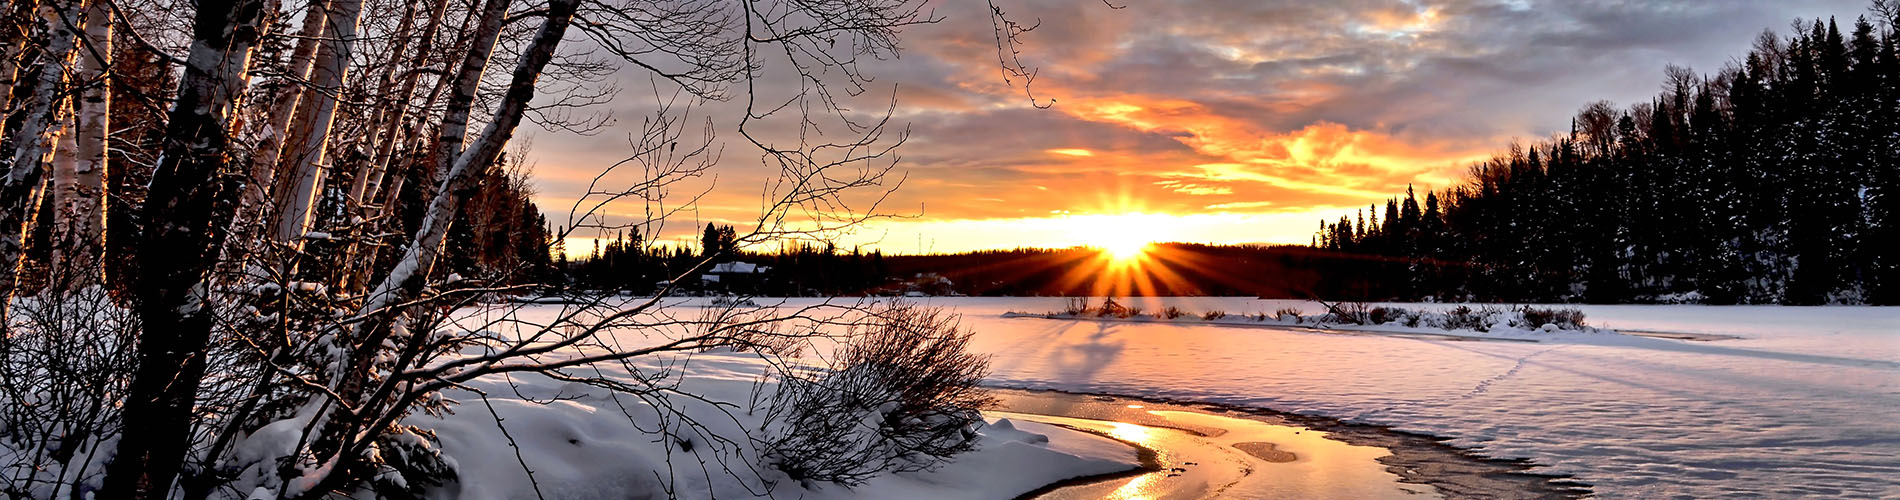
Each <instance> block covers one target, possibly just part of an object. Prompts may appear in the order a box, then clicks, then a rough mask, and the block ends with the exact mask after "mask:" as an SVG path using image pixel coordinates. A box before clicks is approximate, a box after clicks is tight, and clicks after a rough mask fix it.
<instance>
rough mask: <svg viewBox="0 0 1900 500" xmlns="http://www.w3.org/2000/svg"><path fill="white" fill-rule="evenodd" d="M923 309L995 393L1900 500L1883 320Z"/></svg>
mask: <svg viewBox="0 0 1900 500" xmlns="http://www.w3.org/2000/svg"><path fill="white" fill-rule="evenodd" d="M932 302H933V303H935V304H940V305H943V306H948V307H953V308H955V309H956V310H958V311H959V312H961V313H962V314H963V315H964V324H965V325H967V326H969V327H971V328H973V329H975V330H976V331H977V336H976V341H975V347H976V348H977V349H980V350H983V351H986V352H989V353H992V354H993V355H994V356H995V358H994V361H993V366H994V370H995V375H993V379H994V380H995V382H996V383H997V384H999V385H1005V386H1013V387H1025V388H1050V389H1064V390H1072V391H1085V392H1106V393H1116V394H1129V395H1141V396H1150V397H1160V398H1168V399H1179V400H1190V401H1204V402H1218V403H1226V404H1233V405H1244V406H1260V407H1267V408H1273V409H1278V410H1284V411H1292V412H1299V413H1308V414H1317V415H1326V416H1332V417H1337V418H1342V419H1346V420H1349V421H1355V422H1365V423H1375V424H1383V425H1390V426H1393V427H1395V428H1398V429H1401V430H1409V431H1419V432H1426V433H1431V434H1436V435H1440V436H1445V437H1450V438H1453V443H1454V444H1457V445H1460V446H1467V447H1473V448H1477V449H1479V450H1481V451H1482V452H1484V453H1486V454H1489V455H1493V456H1498V457H1514V458H1529V459H1532V460H1535V461H1537V462H1538V463H1541V464H1545V465H1548V466H1549V471H1550V472H1558V473H1564V474H1573V475H1576V476H1577V477H1578V478H1579V479H1580V480H1583V481H1585V482H1588V483H1591V484H1593V485H1594V486H1595V489H1596V491H1597V493H1599V494H1602V495H1605V496H1612V497H1647V498H1659V497H1671V496H1681V497H1695V498H1709V497H1719V496H1750V497H1752V496H1762V495H1772V496H1791V495H1821V496H1872V497H1895V496H1900V308H1854V307H1829V308H1800V307H1774V306H1770V307H1704V306H1583V307H1581V309H1583V310H1584V311H1585V312H1586V313H1587V314H1588V315H1589V318H1588V320H1589V322H1590V324H1592V325H1595V326H1599V327H1606V328H1624V329H1641V330H1663V331H1681V332H1697V333H1720V334H1729V335H1735V336H1739V337H1742V338H1741V339H1736V340H1723V341H1715V342H1690V341H1679V340H1665V339H1651V338H1629V337H1623V336H1610V337H1613V338H1606V339H1603V340H1602V341H1601V342H1597V341H1592V340H1583V341H1571V342H1566V343H1517V342H1460V341H1448V340H1431V339H1417V338H1397V337H1378V336H1341V335H1324V334H1315V333H1300V332H1286V331H1275V330H1265V329H1247V328H1227V327H1216V326H1201V325H1180V324H1144V323H1104V322H1090V321H1063V320H1048V319H1037V318H1016V319H1006V318H1001V317H999V315H1001V314H1002V313H1004V312H1006V311H1010V310H1023V311H1036V312H1040V311H1046V310H1055V309H1060V308H1061V307H1062V304H1063V299H1055V298H1051V299H1035V298H1022V299H991V298H967V299H965V298H957V299H934V300H932ZM1132 304H1136V305H1140V306H1143V307H1144V308H1146V309H1148V310H1150V311H1152V310H1155V309H1156V308H1157V307H1160V306H1163V305H1175V306H1179V307H1181V308H1183V309H1187V310H1189V311H1192V312H1201V311H1206V310H1210V309H1219V310H1222V311H1226V312H1228V313H1252V312H1262V311H1265V312H1271V311H1274V310H1276V309H1278V308H1280V307H1300V308H1303V309H1305V310H1306V312H1307V313H1314V312H1317V310H1318V309H1319V307H1318V306H1317V305H1316V304H1312V303H1300V302H1296V301H1263V300H1253V299H1244V298H1166V299H1147V300H1140V299H1137V300H1136V301H1135V302H1132ZM1412 307H1442V306H1438V305H1412Z"/></svg>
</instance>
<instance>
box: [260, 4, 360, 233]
mask: <svg viewBox="0 0 1900 500" xmlns="http://www.w3.org/2000/svg"><path fill="white" fill-rule="evenodd" d="M362 12H363V2H362V0H336V1H335V2H333V3H332V4H331V5H330V11H329V16H330V18H329V20H328V21H326V22H325V24H326V25H328V26H329V29H326V30H325V33H324V34H325V35H326V36H325V40H324V43H322V44H320V46H319V47H318V48H317V60H316V64H315V65H314V66H312V67H311V68H310V84H311V86H312V87H313V88H312V89H311V90H309V91H306V92H305V93H304V97H306V99H301V103H300V104H299V105H298V106H297V118H298V119H299V120H302V121H304V122H305V123H307V124H308V125H309V126H308V128H307V129H305V130H303V131H302V132H303V134H302V135H301V136H297V137H291V140H292V141H295V142H292V143H290V144H289V145H288V146H287V148H286V149H285V155H286V156H285V157H284V158H283V160H284V161H287V162H289V163H288V165H290V166H292V170H291V171H289V172H288V173H289V174H290V175H291V177H290V180H291V181H292V182H293V184H291V187H290V190H289V191H287V192H285V193H284V196H283V197H282V198H280V200H282V202H281V203H280V204H279V205H278V212H277V230H276V232H275V235H274V236H275V237H276V239H277V241H279V242H283V243H288V244H290V245H291V246H293V247H295V246H300V245H299V244H298V242H300V241H302V237H303V235H304V233H305V232H306V231H309V228H310V215H311V212H312V211H313V209H314V208H315V206H316V199H317V191H318V190H319V189H321V188H322V186H323V177H324V175H325V174H326V173H327V171H328V169H327V168H326V167H327V165H325V164H324V163H325V159H324V152H325V151H324V150H325V149H326V148H327V146H328V145H329V135H330V126H331V124H332V123H333V121H334V119H335V117H336V93H338V92H342V91H343V81H344V79H346V78H348V76H349V67H350V57H351V56H352V55H354V52H353V51H354V48H355V43H356V21H357V18H358V16H359V15H360V14H362Z"/></svg>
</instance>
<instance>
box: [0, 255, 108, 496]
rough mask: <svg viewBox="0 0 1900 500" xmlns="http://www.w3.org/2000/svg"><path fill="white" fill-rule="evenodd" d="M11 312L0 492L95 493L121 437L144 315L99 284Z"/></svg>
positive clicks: (2, 344)
mask: <svg viewBox="0 0 1900 500" xmlns="http://www.w3.org/2000/svg"><path fill="white" fill-rule="evenodd" d="M10 309H11V314H9V315H8V316H7V318H6V321H7V322H8V324H7V328H6V331H5V333H4V334H3V335H0V493H4V494H5V495H6V496H7V497H9V498H52V497H55V496H63V495H58V494H56V493H55V490H56V489H58V488H62V487H64V488H72V487H73V486H74V485H91V486H93V487H96V486H97V485H98V480H99V479H100V477H99V475H100V473H101V472H102V470H101V469H100V467H99V466H100V465H101V463H103V460H104V458H103V456H104V455H109V454H110V453H111V450H112V449H111V446H109V443H110V442H111V441H113V439H114V438H115V437H116V435H117V433H118V420H119V418H118V415H119V408H120V407H121V406H122V405H123V403H124V398H125V388H126V386H127V384H128V383H129V382H130V377H131V374H132V366H133V364H132V363H133V357H132V350H131V348H130V346H131V345H132V344H133V342H134V341H135V338H136V337H137V332H138V331H139V322H138V318H137V317H136V315H134V314H133V313H132V312H131V311H129V310H126V309H123V308H120V307H118V306H117V305H115V304H114V303H113V301H112V300H111V299H110V298H109V297H108V296H107V294H106V292H105V290H104V289H103V288H99V287H90V288H85V289H81V290H77V291H72V292H65V293H54V292H48V293H45V294H43V295H42V296H41V297H33V298H21V299H18V300H15V301H14V302H13V305H12V307H11V308H10ZM82 487H83V486H82ZM70 491H71V492H72V495H73V496H74V497H78V496H80V494H79V491H80V489H79V488H73V489H71V490H70Z"/></svg>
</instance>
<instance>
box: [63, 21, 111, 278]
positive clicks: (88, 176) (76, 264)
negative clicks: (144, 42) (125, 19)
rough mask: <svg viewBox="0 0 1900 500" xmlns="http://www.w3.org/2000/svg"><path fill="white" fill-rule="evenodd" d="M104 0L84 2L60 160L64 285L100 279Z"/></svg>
mask: <svg viewBox="0 0 1900 500" xmlns="http://www.w3.org/2000/svg"><path fill="white" fill-rule="evenodd" d="M110 9H111V7H110V6H108V5H107V4H106V0H97V1H93V2H91V3H90V4H88V5H87V6H86V11H85V12H86V13H85V19H84V24H85V27H86V29H85V38H84V42H85V43H83V44H82V47H81V48H80V49H79V55H78V59H79V68H78V69H79V71H78V78H77V81H76V82H75V83H76V84H77V85H78V87H79V89H78V92H77V93H76V94H75V95H74V96H73V97H72V98H71V101H72V104H71V107H72V108H73V112H72V115H73V116H72V118H70V119H69V123H71V128H70V129H69V130H70V131H71V132H70V133H68V134H64V135H63V137H62V138H61V143H62V144H64V143H70V144H71V145H72V146H71V149H70V151H62V152H61V154H67V155H69V159H68V160H63V161H58V162H56V164H57V165H58V168H59V169H60V171H59V173H58V175H57V180H58V182H57V185H58V186H59V189H58V190H57V193H58V196H59V202H58V204H57V206H58V207H59V213H58V214H57V215H58V220H57V227H55V228H54V234H55V235H56V236H55V238H54V243H53V252H54V253H53V255H54V258H53V263H52V266H53V269H54V271H56V272H57V273H58V274H59V275H60V276H61V277H60V278H57V279H56V280H57V281H70V283H60V284H59V285H60V286H62V287H66V286H70V287H72V288H84V287H87V286H91V285H96V284H99V283H100V282H101V280H102V279H103V272H104V266H102V265H101V262H100V261H99V257H100V256H101V255H103V252H104V249H105V241H104V238H105V189H106V182H105V181H106V175H107V168H108V166H107V158H106V136H107V135H108V132H109V127H110V126H111V121H110V118H109V115H110V113H109V111H110V108H111V105H112V103H111V92H110V91H109V88H108V85H109V83H110V81H109V79H108V78H107V71H108V68H109V67H110V66H111V65H112V61H111V58H112V13H111V10H110Z"/></svg>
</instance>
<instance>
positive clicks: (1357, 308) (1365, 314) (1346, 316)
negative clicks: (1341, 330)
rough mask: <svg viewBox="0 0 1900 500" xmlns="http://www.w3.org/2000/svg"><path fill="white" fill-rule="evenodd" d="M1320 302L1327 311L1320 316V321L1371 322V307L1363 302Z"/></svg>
mask: <svg viewBox="0 0 1900 500" xmlns="http://www.w3.org/2000/svg"><path fill="white" fill-rule="evenodd" d="M1320 304H1322V305H1325V306H1326V311H1327V312H1326V314H1325V315H1324V316H1320V318H1319V322H1321V323H1341V324H1348V325H1365V324H1371V322H1372V311H1371V308H1369V307H1367V306H1366V303H1364V302H1341V303H1337V304H1328V303H1325V302H1320Z"/></svg>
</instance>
